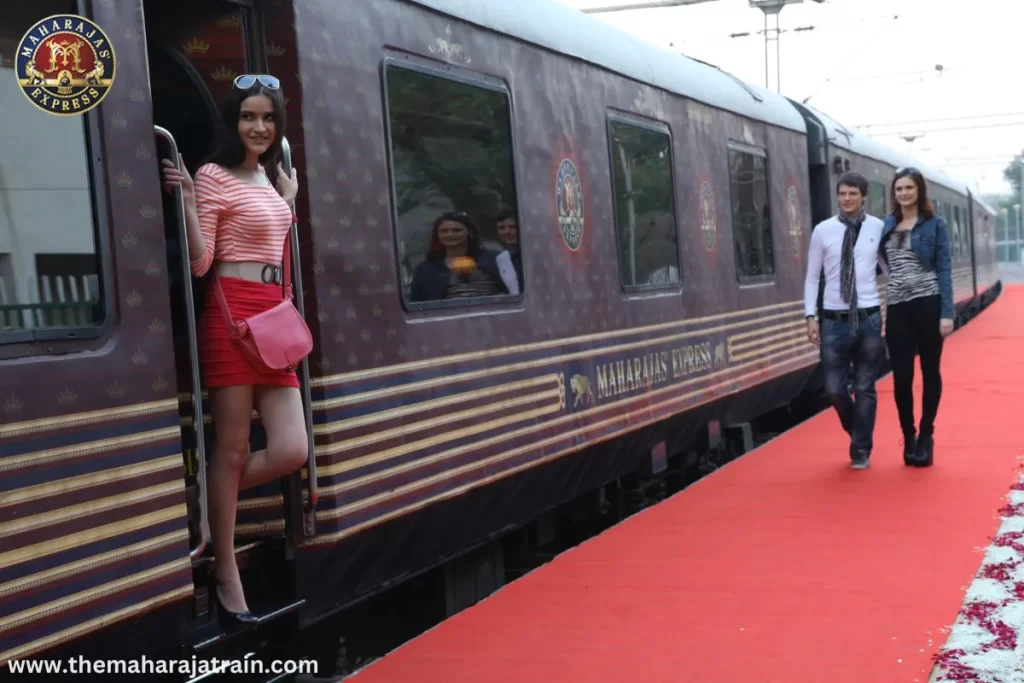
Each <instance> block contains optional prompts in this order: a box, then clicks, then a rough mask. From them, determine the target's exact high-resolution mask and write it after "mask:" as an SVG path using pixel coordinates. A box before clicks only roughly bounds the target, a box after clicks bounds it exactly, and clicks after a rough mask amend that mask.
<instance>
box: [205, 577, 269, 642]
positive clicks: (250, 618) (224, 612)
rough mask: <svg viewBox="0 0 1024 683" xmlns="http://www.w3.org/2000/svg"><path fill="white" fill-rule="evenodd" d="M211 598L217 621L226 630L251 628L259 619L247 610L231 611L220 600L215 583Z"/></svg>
mask: <svg viewBox="0 0 1024 683" xmlns="http://www.w3.org/2000/svg"><path fill="white" fill-rule="evenodd" d="M213 599H214V601H215V602H216V603H217V622H218V623H219V624H220V625H221V628H223V629H224V630H226V631H233V630H237V629H245V628H253V627H255V626H256V622H257V621H259V619H258V618H257V617H256V616H255V615H254V614H253V613H252V612H250V611H249V610H245V611H244V612H232V611H231V610H229V609H228V608H227V607H225V606H224V603H223V602H221V601H220V592H218V591H217V585H216V584H214V587H213Z"/></svg>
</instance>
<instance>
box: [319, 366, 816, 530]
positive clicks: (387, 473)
mask: <svg viewBox="0 0 1024 683" xmlns="http://www.w3.org/2000/svg"><path fill="white" fill-rule="evenodd" d="M792 352H793V350H792V349H790V350H784V351H776V352H775V353H773V354H770V355H769V356H765V357H764V358H761V359H758V360H756V361H749V362H747V363H743V364H741V365H737V366H733V367H731V368H725V369H723V370H719V371H717V372H713V373H710V374H708V375H704V376H702V377H698V378H692V379H689V380H686V381H683V382H680V383H678V384H671V385H669V386H666V387H661V388H660V389H655V390H652V391H647V392H644V393H643V394H637V395H635V396H630V397H627V398H623V399H620V400H617V401H612V402H610V403H606V404H605V405H601V406H594V407H592V408H587V409H586V410H581V411H579V412H578V413H570V414H568V415H564V416H562V417H559V418H557V419H554V420H548V421H546V422H540V423H538V424H535V425H530V426H528V427H524V428H522V429H518V430H515V431H511V432H505V433H502V434H497V435H495V436H492V437H490V438H487V439H484V440H483V441H477V442H473V443H469V444H464V445H462V446H457V447H456V448H452V449H448V450H446V451H442V452H441V453H436V454H434V455H432V456H429V457H426V458H421V459H419V460H414V461H412V462H407V463H403V464H401V465H397V466H395V467H391V468H388V469H386V470H383V471H381V472H374V473H371V474H367V475H364V476H361V477H357V478H355V479H351V480H349V481H345V482H341V483H339V484H335V485H333V486H329V487H322V488H320V495H321V499H322V498H324V497H326V496H331V495H334V494H337V493H341V492H343V491H347V490H350V489H354V488H357V487H359V486H364V485H366V484H371V483H374V482H378V481H382V480H385V479H388V478H391V477H394V476H397V475H400V474H406V473H408V472H412V471H414V470H416V469H419V468H421V467H426V466H428V465H433V464H436V463H438V462H442V461H444V460H448V459H450V458H455V457H458V456H460V455H465V454H467V453H472V452H473V451H476V450H480V449H483V448H489V447H492V446H498V445H500V444H502V443H504V442H506V441H510V440H513V439H519V438H522V437H528V436H531V435H533V434H535V433H537V432H541V431H545V430H548V429H552V428H558V427H561V426H563V425H566V424H571V423H573V422H579V421H581V420H584V419H586V418H589V417H591V416H594V415H597V414H600V413H603V412H606V411H608V410H615V409H622V408H625V407H628V406H629V405H630V404H631V403H637V402H643V403H645V405H646V404H647V402H648V401H650V400H651V399H652V398H653V397H656V396H662V395H665V394H667V393H669V392H673V391H678V390H680V389H684V388H686V387H688V386H693V385H695V384H699V383H701V382H705V381H707V380H709V379H714V378H717V377H725V376H727V375H732V374H733V373H735V372H736V371H738V370H743V369H744V368H748V367H751V366H753V365H756V364H757V363H759V362H762V361H764V360H769V359H772V358H777V357H780V356H784V355H786V354H788V353H792ZM815 353H817V351H815ZM789 362H790V361H782V362H780V363H779V364H778V365H779V366H783V365H786V364H788V363H789ZM756 374H757V375H758V376H760V374H761V371H760V370H759V371H758V372H757V373H756ZM734 381H736V379H735V378H731V379H729V380H728V382H734ZM728 382H726V384H728ZM645 409H647V408H645ZM590 429H593V426H592V425H590V424H586V425H582V426H580V427H578V428H576V429H574V430H570V431H568V432H564V433H559V435H558V437H557V438H558V439H566V438H571V437H574V436H576V435H578V434H581V433H584V432H586V431H588V430H590ZM527 447H528V448H538V447H539V446H538V445H537V444H536V443H534V444H528V446H527ZM376 455H377V454H370V455H367V456H364V457H363V458H361V459H360V460H362V461H363V463H362V464H363V465H366V464H371V463H373V462H376V460H375V459H374V458H375V456H376ZM346 465H347V461H343V462H341V463H338V464H335V465H331V466H327V467H321V468H318V470H317V475H318V476H317V479H319V478H320V477H321V476H323V477H330V476H333V475H334V474H336V473H340V472H344V471H347V470H348V469H351V468H350V467H347V466H346ZM320 514H321V513H319V512H318V513H317V516H318V517H319V516H320Z"/></svg>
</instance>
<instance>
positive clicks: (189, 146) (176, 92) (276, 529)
mask: <svg viewBox="0 0 1024 683" xmlns="http://www.w3.org/2000/svg"><path fill="white" fill-rule="evenodd" d="M143 7H144V13H145V22H146V39H147V49H148V66H149V76H150V89H151V93H152V100H153V123H154V134H155V135H156V138H157V149H158V152H159V153H158V156H159V157H160V158H168V159H172V160H174V159H176V158H177V153H180V155H181V157H182V160H183V161H184V165H185V168H186V169H187V170H188V172H189V174H190V175H191V176H192V177H193V178H194V177H195V172H196V170H197V169H198V167H199V166H200V165H201V164H202V162H203V160H204V159H205V157H206V155H207V154H208V153H209V152H210V151H211V149H212V145H213V142H214V135H215V131H216V130H217V127H218V126H219V125H220V124H219V120H220V113H219V107H220V102H221V100H222V99H223V97H224V95H225V94H227V92H228V91H229V89H230V88H232V87H233V81H234V79H235V77H236V76H237V75H239V74H242V73H268V70H267V64H266V57H267V52H268V50H267V48H266V46H265V41H264V39H263V28H262V22H263V16H262V15H261V14H259V13H257V12H256V11H255V10H254V8H253V6H252V3H251V1H244V0H176V1H175V2H166V1H165V0H144V3H143ZM286 92H287V91H286ZM285 151H286V157H285V159H284V162H285V166H286V167H289V166H290V165H291V164H292V163H293V160H292V159H291V158H290V149H289V147H288V146H287V145H286V147H285ZM164 218H165V226H166V235H165V241H166V245H167V267H168V273H169V276H170V281H171V297H172V308H173V311H174V317H173V320H172V327H173V332H174V337H175V349H176V363H177V375H178V387H179V398H180V400H181V418H182V425H183V430H182V432H183V439H184V441H185V444H184V446H185V449H186V453H187V458H186V459H187V461H188V464H189V466H188V474H189V481H188V491H189V493H190V495H189V508H190V515H189V517H190V520H191V527H192V529H191V530H192V532H193V548H194V550H193V554H194V564H193V566H194V570H195V573H196V577H197V580H196V586H197V590H200V588H201V586H203V585H204V582H205V585H209V582H208V579H209V572H210V569H211V561H212V547H209V546H208V545H207V547H205V548H204V544H206V542H207V541H208V538H209V533H208V528H209V515H208V510H209V506H208V504H207V486H206V476H205V473H206V469H205V468H206V466H207V464H208V462H209V461H210V459H211V457H212V454H213V444H214V437H215V435H214V433H213V432H214V430H215V425H213V424H212V423H211V419H210V415H211V405H210V402H209V396H208V392H206V391H205V390H204V389H203V388H202V386H201V379H200V377H201V375H200V370H199V365H198V362H199V359H198V355H199V350H198V348H197V346H198V345H197V339H196V337H197V329H198V323H199V318H200V315H201V313H202V311H203V309H204V307H205V305H206V293H207V286H208V280H209V276H208V275H207V276H205V277H203V278H194V277H193V276H192V274H191V271H190V268H189V264H188V257H187V253H188V252H187V245H186V244H185V243H184V242H185V232H184V217H183V211H182V203H181V198H180V193H177V194H175V195H173V196H165V200H164ZM292 240H293V241H292V246H293V249H292V252H293V267H292V271H293V274H294V275H295V276H296V277H295V282H294V285H295V286H294V290H295V300H296V304H297V305H298V306H299V309H300V311H302V301H303V297H302V289H301V284H302V283H301V269H300V268H299V267H298V266H299V263H298V256H297V255H298V253H299V250H298V245H297V241H296V239H295V235H294V230H293V235H292ZM300 377H301V382H302V390H303V394H304V408H305V413H306V424H307V431H308V433H309V434H312V420H311V417H310V415H311V413H310V401H309V391H308V386H309V382H308V370H307V369H306V367H305V365H303V368H302V371H301V373H300ZM264 445H265V435H264V433H263V430H262V427H261V425H260V423H259V420H258V416H257V415H256V414H255V412H254V414H253V423H252V432H251V450H252V451H256V450H258V449H260V448H263V447H264ZM309 448H310V450H309V454H310V457H309V461H308V464H307V468H308V471H307V472H305V473H304V474H305V475H306V476H305V477H303V476H302V475H303V473H301V472H299V473H296V474H295V475H293V476H292V477H290V478H289V479H287V480H285V481H280V482H273V483H270V484H267V485H264V486H261V487H257V488H255V489H251V490H248V491H242V492H240V494H239V503H238V510H237V516H236V536H235V552H236V557H237V558H238V565H239V568H240V570H241V571H242V579H243V583H244V584H245V587H246V595H247V600H248V602H249V606H250V608H251V609H252V610H253V612H254V614H257V616H260V615H261V613H262V614H273V615H275V616H280V615H281V614H283V613H286V612H288V611H290V610H289V608H297V607H298V604H299V603H297V602H295V601H291V603H290V602H289V601H290V600H291V596H293V595H294V586H293V585H291V584H290V582H289V581H288V579H287V577H288V576H289V575H290V571H289V568H288V561H289V560H288V558H289V557H290V556H291V554H292V553H291V551H292V550H293V549H294V547H295V545H296V543H297V542H298V541H300V540H301V538H302V537H304V536H308V535H311V534H312V533H313V524H312V520H313V514H312V513H313V508H314V507H315V503H316V498H315V481H316V476H315V461H314V458H313V450H312V442H310V447H309ZM310 481H311V482H314V484H313V486H311V487H309V488H306V486H305V484H304V482H310Z"/></svg>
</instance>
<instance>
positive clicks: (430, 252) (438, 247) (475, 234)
mask: <svg viewBox="0 0 1024 683" xmlns="http://www.w3.org/2000/svg"><path fill="white" fill-rule="evenodd" d="M448 221H451V222H453V223H459V224H461V225H463V226H465V228H466V230H468V231H469V234H468V235H466V238H467V244H466V255H467V256H470V257H472V258H474V259H475V258H476V257H477V256H479V255H480V231H479V230H477V227H476V224H474V223H473V220H472V219H471V218H470V217H469V215H468V214H465V213H463V212H462V211H449V212H447V213H443V214H441V215H440V216H438V217H437V218H436V219H434V227H433V229H432V230H431V231H430V246H429V247H427V260H428V261H443V260H444V257H445V253H446V250H445V248H444V245H442V244H441V240H440V238H439V237H438V236H437V229H438V228H440V227H441V224H442V223H446V222H448Z"/></svg>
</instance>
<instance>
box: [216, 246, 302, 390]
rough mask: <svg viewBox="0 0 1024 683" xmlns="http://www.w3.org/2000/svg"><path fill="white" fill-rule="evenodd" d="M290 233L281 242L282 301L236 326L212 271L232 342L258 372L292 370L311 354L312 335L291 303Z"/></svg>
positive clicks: (237, 323)
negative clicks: (282, 246)
mask: <svg viewBox="0 0 1024 683" xmlns="http://www.w3.org/2000/svg"><path fill="white" fill-rule="evenodd" d="M291 243H292V240H291V233H290V232H289V234H288V237H286V238H285V242H284V259H283V261H284V264H283V265H284V278H283V282H282V284H283V286H284V299H283V300H282V301H281V303H279V304H277V305H276V306H274V307H273V308H271V309H268V310H266V311H263V312H262V313H257V314H256V315H252V316H249V317H248V318H244V319H242V320H241V321H239V322H235V321H233V320H232V318H231V311H230V310H229V309H228V302H227V300H226V299H225V298H224V291H223V290H222V289H221V287H220V279H219V277H218V276H217V273H216V271H214V276H213V277H214V283H213V286H214V288H215V289H216V294H217V301H218V303H219V304H220V310H221V313H223V314H224V320H225V321H226V322H227V324H228V329H229V330H230V336H231V340H232V341H233V342H234V343H235V344H237V345H238V347H239V348H240V349H241V350H242V352H243V353H244V354H245V356H246V358H248V359H249V362H250V363H252V366H253V367H254V368H256V369H257V370H259V371H261V372H280V371H281V370H294V369H295V368H297V367H298V365H299V363H301V362H302V359H303V358H305V357H306V356H308V355H309V353H310V352H311V351H312V350H313V335H311V334H310V333H309V328H308V327H307V326H306V321H305V320H303V319H302V316H301V315H299V311H298V310H297V309H296V308H295V306H294V304H293V303H292V268H291V264H292V259H291Z"/></svg>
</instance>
